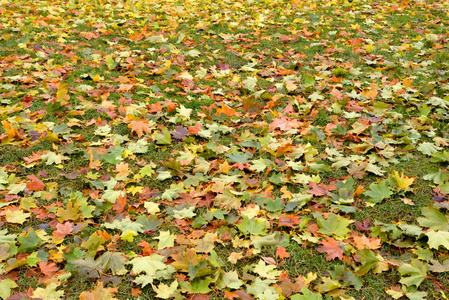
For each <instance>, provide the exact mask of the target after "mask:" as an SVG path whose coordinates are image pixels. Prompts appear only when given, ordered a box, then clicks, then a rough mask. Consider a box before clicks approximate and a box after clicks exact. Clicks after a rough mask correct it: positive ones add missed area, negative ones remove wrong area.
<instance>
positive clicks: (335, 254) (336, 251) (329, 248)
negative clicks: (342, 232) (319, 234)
mask: <svg viewBox="0 0 449 300" xmlns="http://www.w3.org/2000/svg"><path fill="white" fill-rule="evenodd" d="M320 244H322V246H319V247H318V249H317V251H318V252H326V253H327V254H326V260H327V261H329V260H334V259H335V258H338V259H343V250H341V248H340V246H339V245H338V241H336V240H334V239H333V238H329V237H328V238H327V242H326V241H321V242H320Z"/></svg>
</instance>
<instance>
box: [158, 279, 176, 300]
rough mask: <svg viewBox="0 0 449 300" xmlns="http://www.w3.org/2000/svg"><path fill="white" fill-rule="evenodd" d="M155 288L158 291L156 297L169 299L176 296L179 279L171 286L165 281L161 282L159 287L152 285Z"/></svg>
mask: <svg viewBox="0 0 449 300" xmlns="http://www.w3.org/2000/svg"><path fill="white" fill-rule="evenodd" d="M152 287H153V290H154V291H155V292H156V297H158V298H162V299H169V298H171V297H173V296H174V294H175V292H176V289H177V288H178V281H176V280H175V281H173V282H172V283H171V284H170V286H168V285H166V284H165V283H162V282H161V283H160V284H159V285H158V286H157V287H156V286H154V285H152Z"/></svg>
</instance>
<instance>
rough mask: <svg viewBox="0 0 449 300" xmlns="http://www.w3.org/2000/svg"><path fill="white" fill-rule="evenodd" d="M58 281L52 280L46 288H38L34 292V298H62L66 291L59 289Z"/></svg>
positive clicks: (54, 299) (48, 299) (60, 299)
mask: <svg viewBox="0 0 449 300" xmlns="http://www.w3.org/2000/svg"><path fill="white" fill-rule="evenodd" d="M58 286H59V285H58V283H56V282H51V283H50V284H49V285H47V286H46V287H45V288H40V287H39V288H37V289H36V290H35V291H34V292H33V295H32V297H33V299H34V298H37V299H39V298H41V299H45V300H62V299H63V298H62V297H63V296H64V291H57V290H56V289H57V288H58Z"/></svg>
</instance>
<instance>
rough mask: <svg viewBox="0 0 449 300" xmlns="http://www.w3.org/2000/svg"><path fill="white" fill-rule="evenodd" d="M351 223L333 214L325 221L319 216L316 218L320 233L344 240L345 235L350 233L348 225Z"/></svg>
mask: <svg viewBox="0 0 449 300" xmlns="http://www.w3.org/2000/svg"><path fill="white" fill-rule="evenodd" d="M352 222H353V221H350V220H348V219H346V218H343V217H341V216H339V215H336V214H334V213H331V214H329V216H328V217H327V220H326V219H324V218H323V217H321V216H319V217H318V218H317V223H318V226H319V227H320V230H319V232H320V233H322V234H326V235H328V236H332V235H335V236H336V237H337V238H339V239H345V238H346V235H347V234H348V232H350V230H349V229H348V225H349V224H351V223H352Z"/></svg>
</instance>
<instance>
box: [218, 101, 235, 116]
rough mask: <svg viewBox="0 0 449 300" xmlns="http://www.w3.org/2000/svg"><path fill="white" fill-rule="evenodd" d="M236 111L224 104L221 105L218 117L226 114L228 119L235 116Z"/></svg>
mask: <svg viewBox="0 0 449 300" xmlns="http://www.w3.org/2000/svg"><path fill="white" fill-rule="evenodd" d="M235 113H236V111H235V109H233V108H231V107H229V106H227V105H226V104H224V103H221V108H219V109H217V114H216V115H217V116H220V115H221V114H225V115H227V116H228V117H232V116H233V115H235Z"/></svg>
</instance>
